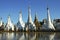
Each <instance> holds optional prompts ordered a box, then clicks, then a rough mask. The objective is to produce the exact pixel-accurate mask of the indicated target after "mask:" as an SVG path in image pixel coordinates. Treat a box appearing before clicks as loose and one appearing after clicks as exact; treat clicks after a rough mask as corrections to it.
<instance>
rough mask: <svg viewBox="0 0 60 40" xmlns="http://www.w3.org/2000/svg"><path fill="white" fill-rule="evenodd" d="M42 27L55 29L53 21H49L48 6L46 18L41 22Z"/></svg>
mask: <svg viewBox="0 0 60 40" xmlns="http://www.w3.org/2000/svg"><path fill="white" fill-rule="evenodd" d="M43 29H52V30H55V28H54V26H53V23H52V21H51V18H50V12H49V8H47V20H46V22H44V24H43Z"/></svg>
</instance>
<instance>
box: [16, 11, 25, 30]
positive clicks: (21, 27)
mask: <svg viewBox="0 0 60 40" xmlns="http://www.w3.org/2000/svg"><path fill="white" fill-rule="evenodd" d="M24 29H25V23H24V22H23V20H22V11H20V14H19V18H18V23H17V30H24Z"/></svg>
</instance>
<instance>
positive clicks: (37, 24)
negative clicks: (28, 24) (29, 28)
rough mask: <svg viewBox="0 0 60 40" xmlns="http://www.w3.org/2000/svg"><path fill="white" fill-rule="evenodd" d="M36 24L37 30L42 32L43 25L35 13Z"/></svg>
mask: <svg viewBox="0 0 60 40" xmlns="http://www.w3.org/2000/svg"><path fill="white" fill-rule="evenodd" d="M34 23H35V25H36V30H40V27H41V24H40V23H39V21H38V17H37V12H36V13H35V19H34Z"/></svg>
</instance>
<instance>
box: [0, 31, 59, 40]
mask: <svg viewBox="0 0 60 40" xmlns="http://www.w3.org/2000/svg"><path fill="white" fill-rule="evenodd" d="M0 40H60V33H52V32H39V33H38V32H31V33H25V32H17V33H14V32H10V33H9V32H0Z"/></svg>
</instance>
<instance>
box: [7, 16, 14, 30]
mask: <svg viewBox="0 0 60 40" xmlns="http://www.w3.org/2000/svg"><path fill="white" fill-rule="evenodd" d="M10 29H11V30H12V31H14V25H13V23H12V21H11V19H10V16H8V21H7V25H6V30H8V31H9V30H10Z"/></svg>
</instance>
